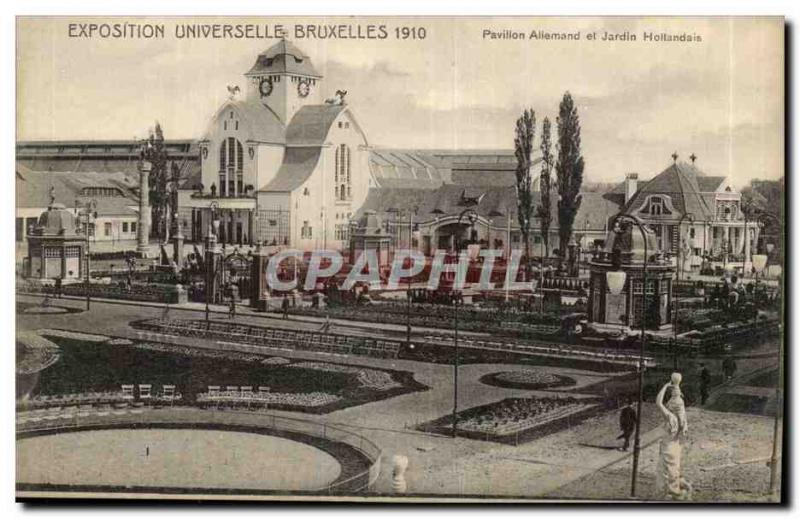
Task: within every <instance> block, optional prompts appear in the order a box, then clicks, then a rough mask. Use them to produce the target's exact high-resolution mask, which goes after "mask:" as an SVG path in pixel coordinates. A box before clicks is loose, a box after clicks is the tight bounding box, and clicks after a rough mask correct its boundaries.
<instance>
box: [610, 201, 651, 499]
mask: <svg viewBox="0 0 800 518" xmlns="http://www.w3.org/2000/svg"><path fill="white" fill-rule="evenodd" d="M631 225H636V227H637V228H638V229H639V232H641V234H642V241H643V245H644V256H643V257H642V318H641V339H640V342H639V397H638V400H637V402H636V435H635V436H634V442H633V468H632V470H631V496H632V497H635V496H636V479H637V476H638V471H639V452H640V449H641V428H642V400H643V399H644V345H645V338H646V336H647V335H646V333H645V329H646V325H647V259H648V256H647V231H646V230H645V228H644V223H643V222H642V220H640V219H639V218H637V217H636V216H632V215H630V214H620V215H618V216H617V217H616V218H614V221H613V222H612V224H611V228H612V230H613V231H614V232H615V233H616V234H622V233H623V232H625V231H626V230H627V229H628V228H630V226H631ZM625 278H626V274H625V272H624V271H609V272H607V273H606V284H607V286H608V289H609V291H610V292H611V293H612V294H615V295H619V294H620V293H621V292H622V288H623V287H624V285H625Z"/></svg>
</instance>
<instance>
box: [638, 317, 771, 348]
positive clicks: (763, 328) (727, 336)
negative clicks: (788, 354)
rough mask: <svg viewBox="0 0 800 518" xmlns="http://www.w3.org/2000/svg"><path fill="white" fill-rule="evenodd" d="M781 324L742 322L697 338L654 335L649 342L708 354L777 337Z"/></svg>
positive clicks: (698, 335)
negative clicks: (756, 340)
mask: <svg viewBox="0 0 800 518" xmlns="http://www.w3.org/2000/svg"><path fill="white" fill-rule="evenodd" d="M780 327H781V324H780V322H779V321H778V320H776V319H772V320H759V321H756V322H742V323H737V324H731V325H729V326H728V327H722V328H719V329H710V330H706V331H703V332H702V333H697V335H696V336H679V337H678V339H677V340H675V339H674V338H673V337H666V336H658V335H652V336H649V337H648V339H647V341H648V344H649V345H650V346H653V347H661V348H664V349H668V348H670V347H678V348H679V349H687V350H689V351H691V352H692V353H695V354H697V353H706V352H709V351H714V350H720V349H723V348H725V347H726V346H729V345H731V344H734V343H740V342H744V341H748V340H752V339H754V338H763V337H765V336H775V335H777V334H778V333H779V332H780Z"/></svg>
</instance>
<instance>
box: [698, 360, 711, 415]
mask: <svg viewBox="0 0 800 518" xmlns="http://www.w3.org/2000/svg"><path fill="white" fill-rule="evenodd" d="M710 386H711V373H710V372H708V368H707V367H706V364H705V363H701V364H700V404H701V405H705V404H706V401H707V400H708V389H709V387H710Z"/></svg>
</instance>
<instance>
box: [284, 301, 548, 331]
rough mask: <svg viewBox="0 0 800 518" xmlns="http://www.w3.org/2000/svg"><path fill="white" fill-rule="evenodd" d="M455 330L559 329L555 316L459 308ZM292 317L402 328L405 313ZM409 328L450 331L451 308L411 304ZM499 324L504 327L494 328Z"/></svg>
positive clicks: (385, 306) (386, 307)
mask: <svg viewBox="0 0 800 518" xmlns="http://www.w3.org/2000/svg"><path fill="white" fill-rule="evenodd" d="M458 311H459V314H458V315H459V326H460V327H461V329H463V330H465V331H490V330H497V331H500V330H505V331H516V332H525V333H528V334H531V333H533V334H536V333H538V334H552V333H554V332H557V331H558V330H559V329H560V326H561V318H560V316H559V315H557V314H555V313H548V314H537V313H527V312H518V311H500V310H495V309H484V308H478V307H464V306H462V307H460V308H459V310H458ZM291 312H292V313H293V314H298V315H306V316H316V317H323V316H330V317H332V318H340V319H345V320H359V321H366V322H376V323H381V324H405V323H406V322H407V321H408V319H409V317H408V312H409V309H408V307H407V305H406V304H402V303H379V304H372V305H362V306H358V307H357V308H355V307H350V306H330V307H327V308H324V309H322V308H306V307H302V308H294V309H292V310H291ZM410 320H411V325H413V326H417V327H438V328H450V327H452V325H453V308H452V307H451V306H441V305H437V304H415V305H413V306H412V307H411V311H410ZM498 323H503V324H505V325H498Z"/></svg>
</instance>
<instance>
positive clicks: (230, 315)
mask: <svg viewBox="0 0 800 518" xmlns="http://www.w3.org/2000/svg"><path fill="white" fill-rule="evenodd" d="M228 318H230V319H234V318H236V299H235V298H234V297H231V305H230V308H229V310H228Z"/></svg>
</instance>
